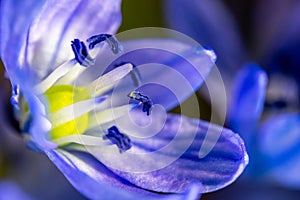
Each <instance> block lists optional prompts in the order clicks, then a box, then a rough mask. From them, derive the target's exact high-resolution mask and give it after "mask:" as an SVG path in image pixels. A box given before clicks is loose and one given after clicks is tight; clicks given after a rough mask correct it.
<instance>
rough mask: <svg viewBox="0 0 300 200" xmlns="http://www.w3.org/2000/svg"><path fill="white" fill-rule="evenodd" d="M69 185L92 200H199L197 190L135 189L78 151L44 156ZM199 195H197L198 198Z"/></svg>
mask: <svg viewBox="0 0 300 200" xmlns="http://www.w3.org/2000/svg"><path fill="white" fill-rule="evenodd" d="M45 153H46V154H47V156H48V157H49V158H50V160H51V161H52V162H53V163H54V164H55V165H56V166H57V167H58V169H59V170H60V171H61V172H62V173H63V174H64V176H65V177H66V178H67V179H68V180H69V181H70V183H71V184H72V185H73V186H74V187H75V188H76V189H77V190H78V191H79V192H81V193H82V194H84V195H85V196H86V197H88V198H91V199H103V198H105V199H116V198H117V199H124V200H125V199H130V200H133V199H147V200H152V199H153V200H154V199H164V200H169V199H170V200H171V199H175V200H176V199H178V200H181V199H182V200H183V199H187V198H189V199H196V197H198V196H199V195H198V194H199V193H198V191H197V188H198V187H197V188H195V186H192V187H191V188H189V190H188V191H187V192H186V193H183V194H180V195H175V194H173V195H172V194H169V195H164V194H160V195H159V194H156V193H152V192H150V191H146V190H143V189H141V188H138V187H135V186H134V185H133V184H131V183H129V182H128V181H126V180H125V179H122V178H121V177H118V176H117V175H116V174H114V173H113V172H111V171H110V170H109V169H108V168H106V167H105V166H104V165H102V164H101V163H100V162H99V161H98V160H96V159H95V158H93V157H92V156H90V155H88V154H86V153H83V152H77V151H70V152H68V151H66V150H62V149H58V150H51V151H47V152H45ZM195 192H196V194H195Z"/></svg>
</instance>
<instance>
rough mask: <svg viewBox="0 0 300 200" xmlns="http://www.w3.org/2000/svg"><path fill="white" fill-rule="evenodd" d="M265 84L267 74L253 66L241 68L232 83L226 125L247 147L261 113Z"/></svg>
mask: <svg viewBox="0 0 300 200" xmlns="http://www.w3.org/2000/svg"><path fill="white" fill-rule="evenodd" d="M267 82H268V78H267V74H266V73H265V72H264V71H263V70H262V69H261V68H260V67H259V66H257V65H255V64H248V65H246V66H245V67H244V68H242V69H241V70H240V71H239V73H238V74H237V76H236V77H235V79H234V81H233V90H232V94H231V96H230V98H231V100H230V102H229V110H228V123H229V126H230V127H231V128H232V129H234V130H235V131H237V132H239V133H240V134H241V135H242V136H243V138H244V139H245V141H246V144H248V145H251V144H249V143H251V139H253V138H254V135H253V132H254V131H255V129H256V126H257V123H258V121H259V119H260V116H261V114H262V111H263V107H264V100H265V93H266V87H267ZM248 142H249V143H248Z"/></svg>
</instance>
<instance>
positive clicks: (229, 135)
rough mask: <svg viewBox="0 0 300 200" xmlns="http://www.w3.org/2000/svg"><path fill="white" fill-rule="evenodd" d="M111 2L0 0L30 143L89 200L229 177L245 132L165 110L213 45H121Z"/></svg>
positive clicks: (173, 190) (200, 74) (238, 165)
mask: <svg viewBox="0 0 300 200" xmlns="http://www.w3.org/2000/svg"><path fill="white" fill-rule="evenodd" d="M120 3H121V2H120V1H119V0H116V1H109V0H104V1H101V2H100V1H92V0H91V1H80V0H78V1H74V0H72V1H68V0H66V1H63V2H57V1H54V0H53V1H33V0H28V1H17V0H4V1H1V14H2V16H1V26H0V27H1V32H0V33H1V42H0V44H1V59H2V61H3V63H4V65H5V68H6V71H7V75H8V77H9V79H10V80H11V83H12V88H13V90H12V98H11V103H12V105H13V106H14V109H15V116H16V118H17V119H18V121H19V123H20V128H21V130H22V132H23V137H24V139H25V141H26V142H27V143H28V146H29V147H30V148H32V149H33V150H36V151H39V152H41V153H44V154H45V155H47V156H48V157H49V159H50V160H51V161H52V162H53V163H54V164H55V165H56V166H57V168H58V169H59V170H60V171H61V172H62V173H63V174H64V175H65V177H66V178H67V179H68V180H69V181H70V183H71V184H72V185H73V186H74V187H75V188H76V189H77V190H78V191H79V192H81V193H82V194H84V195H86V196H87V197H89V198H92V199H99V198H103V197H105V198H106V199H113V198H122V199H134V198H146V197H147V198H149V199H154V198H164V199H165V198H170V199H182V198H188V199H195V198H197V196H198V195H199V194H200V193H205V192H210V191H215V190H218V189H220V188H223V187H225V186H227V185H228V184H230V183H232V182H233V181H234V180H235V179H236V178H237V177H238V176H239V175H240V174H241V173H242V172H243V170H244V168H245V166H246V165H247V164H248V155H247V153H246V150H245V147H244V143H243V140H242V139H241V138H240V137H239V136H238V135H237V134H235V133H233V132H232V131H230V130H228V129H225V128H222V127H219V126H217V125H213V124H209V123H207V122H204V121H201V120H198V119H190V118H188V117H185V116H180V115H175V114H166V113H165V112H164V111H165V110H170V109H172V108H173V107H174V106H176V105H178V104H179V103H180V102H182V101H184V100H185V99H186V98H187V97H188V96H189V95H191V94H192V92H193V91H194V89H197V88H198V87H199V86H200V85H201V84H202V83H203V81H204V78H205V77H206V76H207V75H208V73H209V71H210V69H211V67H212V66H213V64H214V59H215V55H214V53H213V51H211V50H207V49H202V48H200V47H194V46H191V45H189V44H185V43H183V42H179V41H176V40H171V39H155V38H153V39H151V38H150V39H140V40H131V41H123V42H119V41H118V40H117V38H116V37H115V36H114V35H113V34H114V33H115V32H116V30H117V28H118V27H119V25H120V22H121V13H120ZM165 49H168V50H169V51H170V52H166V51H165ZM148 63H151V67H149V66H147V65H146V64H148ZM153 63H160V64H164V65H167V66H170V69H171V70H168V69H169V68H165V67H164V68H161V67H159V66H156V65H155V64H153ZM174 72H175V73H174ZM178 74H180V76H178ZM178 77H181V78H182V79H184V80H186V82H185V84H181V83H180V84H178V83H179V81H180V80H181V79H178ZM151 83H155V84H156V85H155V84H152V85H151ZM158 83H161V84H162V85H163V84H166V85H167V86H169V87H170V88H168V89H170V90H172V91H175V94H176V95H177V96H176V98H175V97H174V95H171V94H170V92H169V93H168V90H166V89H165V88H164V87H159V86H157V84H158ZM187 84H188V85H189V87H190V88H191V89H189V88H188V87H186V86H187ZM158 104H159V105H161V106H157V105H158ZM162 107H163V108H164V109H165V110H164V109H163V111H162V110H161V109H160V108H162ZM150 122H151V123H150ZM149 123H150V124H149ZM157 128H159V129H157ZM208 132H209V134H210V135H211V136H212V137H206V134H207V133H208ZM214 135H215V136H216V135H217V136H219V139H218V140H217V142H216V144H214V145H213V149H212V150H211V151H210V152H207V153H208V154H207V155H206V156H205V157H203V158H199V150H200V147H202V144H203V143H204V142H206V143H213V142H214V140H213V139H212V138H214ZM142 195H143V196H142Z"/></svg>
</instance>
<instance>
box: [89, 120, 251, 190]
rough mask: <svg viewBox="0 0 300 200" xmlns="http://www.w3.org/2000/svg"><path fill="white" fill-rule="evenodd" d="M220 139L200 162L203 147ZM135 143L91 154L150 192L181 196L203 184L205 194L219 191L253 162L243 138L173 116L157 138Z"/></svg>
mask: <svg viewBox="0 0 300 200" xmlns="http://www.w3.org/2000/svg"><path fill="white" fill-rule="evenodd" d="M127 134H129V133H127ZM206 134H209V137H208V138H206V137H205V136H206ZM215 136H217V137H219V139H218V141H217V143H216V144H215V145H214V148H213V149H212V150H211V151H210V152H209V153H208V154H207V155H206V156H205V157H203V158H201V159H200V158H199V153H200V152H199V150H200V148H201V147H202V146H205V145H207V144H209V143H212V142H214V137H215ZM129 137H130V135H129ZM131 139H132V142H133V146H132V148H131V149H130V150H128V151H127V152H123V153H122V154H120V153H119V152H118V149H117V148H116V147H114V146H111V147H108V146H107V147H100V148H99V147H88V148H87V151H88V152H90V153H91V154H92V155H94V156H95V157H96V158H97V159H98V160H100V161H101V162H102V163H103V164H105V165H106V166H107V167H109V168H110V169H111V170H112V171H114V173H116V174H118V175H119V176H121V177H123V178H124V179H126V180H128V181H129V182H131V183H133V184H135V185H137V186H138V187H141V188H144V189H147V190H152V191H157V192H173V193H181V192H183V191H186V190H187V188H188V187H189V186H190V185H192V184H197V185H198V187H199V190H200V192H201V193H205V192H210V191H215V190H218V189H220V188H223V187H225V186H227V185H228V184H230V183H232V182H233V181H234V180H235V179H236V178H237V177H238V176H239V175H240V174H241V173H242V172H243V170H244V168H245V166H246V165H247V164H248V155H247V153H246V150H245V146H244V143H243V140H242V139H241V138H240V137H239V136H238V135H237V134H235V133H233V132H231V131H230V130H228V129H223V128H222V127H219V126H216V125H212V124H209V123H206V122H203V121H199V120H197V119H189V118H186V117H183V116H181V117H180V116H179V115H169V116H168V119H167V121H166V124H165V126H164V128H163V129H162V130H161V131H160V132H159V133H158V134H157V135H155V136H152V137H146V138H145V137H142V136H141V137H140V138H138V137H133V136H131Z"/></svg>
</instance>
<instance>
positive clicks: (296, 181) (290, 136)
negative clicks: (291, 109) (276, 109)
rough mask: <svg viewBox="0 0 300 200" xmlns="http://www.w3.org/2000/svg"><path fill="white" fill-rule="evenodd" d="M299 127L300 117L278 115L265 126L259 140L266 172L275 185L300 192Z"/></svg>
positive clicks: (295, 115) (297, 115)
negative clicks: (281, 185) (276, 183)
mask: <svg viewBox="0 0 300 200" xmlns="http://www.w3.org/2000/svg"><path fill="white" fill-rule="evenodd" d="M299 124H300V115H299V114H298V113H297V114H293V113H289V114H282V115H278V116H275V117H272V118H269V119H268V120H267V121H265V122H264V123H263V124H262V126H261V127H260V129H259V137H258V139H259V140H258V144H259V150H260V152H261V154H262V157H261V163H260V164H261V165H263V166H262V167H263V169H265V170H268V173H269V175H271V176H272V177H273V178H274V179H275V180H276V181H278V182H280V183H281V184H285V185H287V186H289V187H294V188H300V174H299V168H300V156H299V155H300V149H299V145H300V144H299V141H300V129H299ZM287 172H288V173H287Z"/></svg>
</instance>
